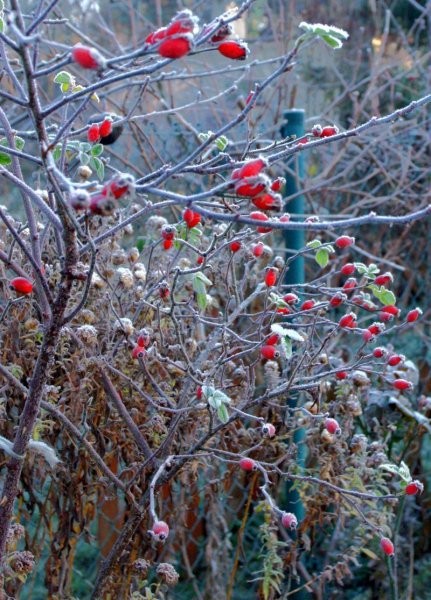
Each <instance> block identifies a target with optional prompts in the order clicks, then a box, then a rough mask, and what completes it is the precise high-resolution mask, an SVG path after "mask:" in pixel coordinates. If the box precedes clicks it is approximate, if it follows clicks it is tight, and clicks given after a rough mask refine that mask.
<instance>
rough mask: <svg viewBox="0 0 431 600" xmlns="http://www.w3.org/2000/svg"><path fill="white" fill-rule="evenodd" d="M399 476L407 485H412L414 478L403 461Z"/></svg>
mask: <svg viewBox="0 0 431 600" xmlns="http://www.w3.org/2000/svg"><path fill="white" fill-rule="evenodd" d="M399 475H400V477H401V479H403V480H404V481H405V482H406V483H410V481H411V480H412V476H411V474H410V469H409V468H408V466H407V465H406V463H405V462H403V461H401V464H400V470H399Z"/></svg>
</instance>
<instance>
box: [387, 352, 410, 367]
mask: <svg viewBox="0 0 431 600" xmlns="http://www.w3.org/2000/svg"><path fill="white" fill-rule="evenodd" d="M405 359H406V357H405V356H404V354H391V356H390V357H389V358H388V365H389V366H390V367H396V366H397V365H399V364H400V363H402V362H404V361H405Z"/></svg>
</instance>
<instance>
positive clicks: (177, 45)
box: [71, 9, 249, 71]
mask: <svg viewBox="0 0 431 600" xmlns="http://www.w3.org/2000/svg"><path fill="white" fill-rule="evenodd" d="M198 22H199V18H198V17H196V16H195V15H194V14H193V13H192V12H191V11H190V10H189V9H185V10H182V11H180V12H178V13H177V14H176V15H175V16H174V17H173V18H172V20H171V21H170V23H169V24H168V25H167V26H166V27H160V28H159V29H157V30H156V31H152V32H151V33H149V34H148V35H147V37H146V38H145V40H144V44H145V47H148V48H149V49H150V51H151V50H153V49H154V51H155V52H157V54H159V56H162V57H163V58H171V59H178V58H182V57H183V56H186V55H187V54H189V53H190V52H191V51H193V49H194V45H195V39H196V35H197V33H198V31H199V25H198ZM212 31H214V33H213V35H211V36H210V38H209V43H210V44H212V45H214V46H215V47H216V48H217V50H218V52H220V54H222V55H223V56H225V57H226V58H230V59H232V60H245V58H246V57H247V55H248V54H249V48H248V46H247V44H246V43H245V42H244V41H243V40H240V39H237V38H236V36H234V35H233V29H232V27H231V25H230V24H228V23H227V24H222V25H220V26H218V21H217V20H216V21H214V22H212V23H210V25H208V26H206V27H204V28H203V30H202V35H203V36H205V35H207V34H210V33H211V32H212ZM71 58H72V60H73V62H75V63H76V64H78V65H79V66H80V67H82V68H84V69H93V70H96V71H103V70H104V69H105V68H106V66H107V63H106V59H105V58H104V57H103V56H102V54H101V53H100V52H99V51H98V50H97V49H96V48H93V47H91V46H85V45H83V44H76V45H75V46H74V47H73V48H72V51H71Z"/></svg>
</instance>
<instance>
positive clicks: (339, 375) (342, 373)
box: [335, 371, 348, 380]
mask: <svg viewBox="0 0 431 600" xmlns="http://www.w3.org/2000/svg"><path fill="white" fill-rule="evenodd" d="M347 377H348V373H347V371H337V372H336V373H335V378H336V379H340V380H343V379H347Z"/></svg>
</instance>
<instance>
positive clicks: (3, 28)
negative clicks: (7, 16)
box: [0, 16, 5, 33]
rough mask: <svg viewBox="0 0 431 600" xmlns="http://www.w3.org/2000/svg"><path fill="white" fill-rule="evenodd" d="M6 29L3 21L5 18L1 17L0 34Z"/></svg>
mask: <svg viewBox="0 0 431 600" xmlns="http://www.w3.org/2000/svg"><path fill="white" fill-rule="evenodd" d="M4 30H5V27H4V20H3V16H1V17H0V33H4Z"/></svg>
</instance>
